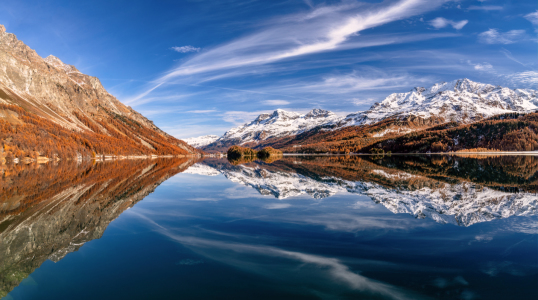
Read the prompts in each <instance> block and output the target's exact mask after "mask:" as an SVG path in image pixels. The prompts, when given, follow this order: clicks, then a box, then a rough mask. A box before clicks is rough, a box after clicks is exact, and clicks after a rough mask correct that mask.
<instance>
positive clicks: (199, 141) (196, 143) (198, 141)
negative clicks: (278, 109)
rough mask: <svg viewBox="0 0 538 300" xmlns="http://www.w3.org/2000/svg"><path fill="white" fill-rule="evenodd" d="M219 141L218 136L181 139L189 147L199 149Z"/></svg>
mask: <svg viewBox="0 0 538 300" xmlns="http://www.w3.org/2000/svg"><path fill="white" fill-rule="evenodd" d="M218 139H219V136H218V135H211V134H210V135H203V136H199V137H193V138H188V139H183V141H184V142H185V143H187V144H189V145H191V146H193V147H194V148H200V147H203V146H207V145H209V144H211V143H213V142H214V141H216V140H218Z"/></svg>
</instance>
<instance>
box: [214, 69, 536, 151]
mask: <svg viewBox="0 0 538 300" xmlns="http://www.w3.org/2000/svg"><path fill="white" fill-rule="evenodd" d="M535 110H538V92H537V91H535V90H530V89H516V90H512V89H509V88H506V87H500V86H493V85H491V84H484V83H478V82H473V81H471V80H469V79H458V80H454V81H451V82H443V83H438V84H435V85H433V86H431V87H430V88H428V89H426V88H423V87H416V88H414V89H413V90H411V91H410V92H408V93H395V94H391V95H389V96H388V97H387V98H385V100H383V101H382V102H381V103H376V104H374V105H372V106H371V107H370V109H368V110H367V111H363V112H357V113H353V114H349V115H347V116H346V117H344V118H342V117H338V116H337V115H336V114H334V113H332V112H330V111H326V110H322V109H314V110H312V111H311V112H309V113H308V114H306V115H301V114H298V113H294V112H288V111H284V110H281V109H277V110H275V111H274V112H273V113H272V114H261V115H259V116H258V117H257V118H256V119H255V120H254V121H252V122H250V123H247V124H244V125H242V126H239V127H235V128H232V129H230V130H229V131H228V132H226V133H225V134H224V135H223V136H222V137H220V138H219V139H217V140H215V141H214V142H216V144H220V145H223V146H231V145H233V144H236V145H241V144H244V143H250V142H255V143H258V142H261V141H264V140H267V139H269V138H278V137H284V136H290V135H297V134H300V133H302V132H305V131H308V130H311V129H313V128H315V127H317V126H327V130H334V129H339V128H343V127H347V126H361V125H370V124H374V123H377V122H379V121H382V120H384V119H387V118H391V117H394V118H405V117H410V116H414V117H419V118H422V119H430V118H434V119H436V122H437V124H439V123H444V122H450V121H456V122H459V123H462V124H466V123H471V122H474V121H479V120H481V119H484V118H489V117H492V116H494V115H498V114H504V113H512V112H520V113H527V112H531V111H535ZM413 130H417V129H416V128H407V127H399V128H392V127H391V128H387V129H386V130H385V131H383V132H380V133H377V134H376V135H375V136H376V137H380V136H384V135H385V134H387V133H398V134H406V133H409V132H411V131H413ZM210 144H211V143H208V144H206V145H210ZM210 146H211V145H210Z"/></svg>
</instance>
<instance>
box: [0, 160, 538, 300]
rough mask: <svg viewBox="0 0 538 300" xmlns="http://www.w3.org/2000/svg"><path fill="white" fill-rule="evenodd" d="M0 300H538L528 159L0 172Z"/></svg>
mask: <svg viewBox="0 0 538 300" xmlns="http://www.w3.org/2000/svg"><path fill="white" fill-rule="evenodd" d="M0 171H1V172H2V177H1V181H0V183H1V188H2V193H1V195H0V297H3V298H2V299H6V300H7V299H9V300H11V299H16V300H19V299H538V194H537V192H538V157H536V156H482V155H467V156H462V155H459V156H456V155H453V156H448V155H447V156H443V155H406V156H404V155H392V156H307V157H300V156H292V157H288V156H286V157H283V158H282V159H277V160H274V161H257V160H254V161H251V160H242V161H232V162H229V161H227V160H226V159H217V158H207V159H193V158H181V159H154V160H121V161H111V162H93V161H89V162H88V161H86V162H76V161H67V162H60V163H49V164H44V165H26V166H24V165H11V166H10V165H3V166H1V167H0Z"/></svg>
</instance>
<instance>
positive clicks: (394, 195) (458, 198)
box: [191, 166, 538, 226]
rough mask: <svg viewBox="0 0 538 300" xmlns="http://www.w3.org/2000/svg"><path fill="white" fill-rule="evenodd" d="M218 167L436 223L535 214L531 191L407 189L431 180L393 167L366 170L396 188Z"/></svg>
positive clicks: (283, 191) (277, 193)
mask: <svg viewBox="0 0 538 300" xmlns="http://www.w3.org/2000/svg"><path fill="white" fill-rule="evenodd" d="M191 168H192V167H191ZM220 172H222V173H223V174H224V176H226V178H228V179H229V180H231V181H233V182H237V183H241V184H243V185H246V186H250V187H252V188H254V189H256V190H257V191H258V192H259V193H260V194H262V195H272V196H274V197H275V198H278V199H286V198H290V197H297V196H300V195H304V194H308V195H310V196H311V197H313V198H316V199H322V198H327V197H331V196H333V195H335V194H337V193H339V192H341V193H352V194H362V195H366V196H368V197H370V198H372V200H374V201H375V202H376V203H381V204H383V206H385V207H386V208H387V209H388V210H390V211H391V212H393V213H408V214H411V215H413V216H415V217H416V218H431V219H433V220H435V221H436V222H438V223H450V224H454V225H458V226H470V225H472V224H476V223H480V222H487V221H492V220H495V219H504V218H508V217H511V216H533V215H537V214H538V197H536V195H535V194H531V193H507V192H503V191H498V190H494V189H491V188H487V187H480V186H478V185H475V184H473V183H470V182H462V183H457V184H448V183H441V182H437V181H435V183H436V184H434V185H437V186H439V187H435V188H432V187H431V186H428V185H426V187H422V188H420V189H413V188H411V187H412V186H413V184H407V183H409V182H413V181H417V180H418V181H425V182H431V181H432V179H429V178H427V177H422V176H418V175H412V174H409V173H406V172H401V171H396V170H387V169H373V170H371V171H370V172H371V173H370V174H371V175H372V176H374V177H377V178H379V176H382V177H384V178H387V179H389V180H390V181H392V182H395V183H397V184H396V185H397V186H399V188H388V187H386V186H383V185H380V184H378V183H376V182H372V181H369V180H364V181H356V182H354V181H347V180H343V179H340V178H337V177H324V178H322V179H320V180H315V179H312V178H310V177H307V176H304V175H301V174H297V173H290V172H284V171H278V170H267V169H263V168H260V167H255V168H252V167H246V166H239V167H236V168H223V169H221V170H220ZM396 185H395V186H396ZM406 186H408V188H405V187H406ZM402 187H403V188H402Z"/></svg>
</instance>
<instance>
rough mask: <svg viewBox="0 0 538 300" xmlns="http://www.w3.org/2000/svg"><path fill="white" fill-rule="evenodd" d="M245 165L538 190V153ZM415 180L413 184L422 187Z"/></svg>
mask: <svg viewBox="0 0 538 300" xmlns="http://www.w3.org/2000/svg"><path fill="white" fill-rule="evenodd" d="M244 165H245V166H251V167H254V166H263V168H266V169H274V170H276V169H280V170H282V171H293V172H297V173H299V174H302V175H304V176H308V177H311V178H314V179H316V178H321V177H327V176H333V177H338V178H341V179H344V180H350V181H358V180H370V181H375V182H377V183H379V184H383V185H389V186H395V185H396V186H398V185H400V184H401V181H397V182H387V181H386V180H385V179H376V177H375V176H374V177H372V176H373V175H372V173H371V170H372V169H384V170H385V171H387V172H389V173H390V172H394V171H397V170H400V171H405V172H406V173H409V174H413V175H417V176H423V177H424V178H423V179H426V178H430V179H433V180H435V181H440V182H447V183H455V182H459V181H470V182H473V183H477V184H481V185H484V186H488V187H491V188H495V189H500V190H505V191H513V192H517V191H527V192H536V191H538V157H535V156H493V157H492V156H489V157H488V156H477V157H465V156H448V155H405V156H403V155H392V156H367V155H365V156H353V155H352V156H297V157H295V156H294V157H285V158H284V159H282V160H279V161H276V162H273V163H272V164H264V163H262V162H250V163H248V162H247V163H246V164H244ZM380 180H381V181H380ZM407 184H409V183H407ZM414 184H417V183H414ZM414 184H412V186H410V188H412V189H413V188H419V187H418V186H415V187H414V186H413V185H414Z"/></svg>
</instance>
